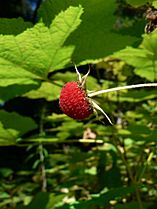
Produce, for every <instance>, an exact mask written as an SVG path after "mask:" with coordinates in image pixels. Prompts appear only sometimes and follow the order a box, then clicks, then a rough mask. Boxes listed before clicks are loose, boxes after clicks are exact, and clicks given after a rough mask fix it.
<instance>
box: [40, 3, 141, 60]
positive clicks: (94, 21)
mask: <svg viewBox="0 0 157 209" xmlns="http://www.w3.org/2000/svg"><path fill="white" fill-rule="evenodd" d="M69 5H73V6H78V5H82V7H83V8H84V14H83V16H82V22H81V24H80V25H79V27H78V28H77V30H75V31H74V33H72V34H71V35H70V36H69V37H68V39H67V41H66V42H65V44H66V45H75V46H76V48H75V51H74V53H73V56H72V60H73V61H74V62H75V63H88V62H90V61H92V62H96V61H98V59H100V58H103V57H105V56H107V55H110V54H111V53H113V52H114V51H117V50H119V49H122V48H124V47H125V46H126V45H130V44H136V45H137V42H139V40H140V39H141V37H140V36H141V34H142V33H143V28H144V23H141V26H142V27H140V26H139V22H138V21H136V22H135V23H134V24H133V25H132V26H130V27H131V30H129V26H128V27H127V28H123V30H121V28H120V29H119V28H118V27H116V17H115V16H114V13H115V7H116V4H115V1H114V0H108V1H104V0H91V1H86V0H76V1H67V0H62V1H58V0H47V1H45V2H44V3H43V4H42V5H41V7H40V9H39V16H40V17H41V19H42V20H43V21H44V22H45V24H46V25H47V26H50V24H51V20H52V19H53V18H54V17H55V15H56V14H57V13H58V12H60V11H61V10H64V9H66V8H67V7H68V6H69ZM136 25H138V27H135V26H136ZM134 27H135V28H136V30H133V28H134ZM130 31H131V32H130Z"/></svg>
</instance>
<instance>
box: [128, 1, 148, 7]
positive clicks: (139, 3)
mask: <svg viewBox="0 0 157 209" xmlns="http://www.w3.org/2000/svg"><path fill="white" fill-rule="evenodd" d="M126 2H127V3H128V4H130V5H132V6H134V7H139V6H142V5H144V4H146V3H147V2H148V0H126Z"/></svg>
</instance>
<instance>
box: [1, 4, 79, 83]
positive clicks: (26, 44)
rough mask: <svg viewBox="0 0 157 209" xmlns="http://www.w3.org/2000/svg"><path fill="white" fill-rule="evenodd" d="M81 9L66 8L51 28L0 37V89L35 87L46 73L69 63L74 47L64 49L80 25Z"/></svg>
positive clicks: (29, 30) (40, 24)
mask: <svg viewBox="0 0 157 209" xmlns="http://www.w3.org/2000/svg"><path fill="white" fill-rule="evenodd" d="M82 12H83V10H82V7H81V6H79V7H69V8H68V9H67V10H66V11H65V12H61V13H60V14H59V15H58V16H56V17H55V19H54V21H53V22H52V24H51V26H50V28H47V27H46V26H45V25H44V24H43V23H38V24H36V25H35V26H34V27H33V28H31V29H27V30H26V31H24V32H23V33H21V34H19V35H17V36H11V35H4V36H2V35H1V36H0V86H7V85H11V84H37V80H43V79H47V75H48V73H49V72H51V71H54V70H56V69H60V68H63V67H64V66H65V65H66V64H67V63H68V62H70V60H71V55H72V53H73V50H74V46H64V47H63V44H64V42H65V40H66V39H67V37H68V36H69V35H70V33H71V32H73V31H74V30H75V29H76V28H77V26H78V25H79V24H80V16H81V14H82Z"/></svg>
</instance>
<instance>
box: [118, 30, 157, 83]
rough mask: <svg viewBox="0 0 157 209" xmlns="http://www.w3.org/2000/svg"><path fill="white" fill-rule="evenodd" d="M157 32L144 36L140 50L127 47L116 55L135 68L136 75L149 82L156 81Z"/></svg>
mask: <svg viewBox="0 0 157 209" xmlns="http://www.w3.org/2000/svg"><path fill="white" fill-rule="evenodd" d="M156 43H157V30H155V31H153V32H152V33H151V34H148V35H144V36H143V41H142V43H141V44H140V46H139V48H132V47H127V48H125V49H123V50H121V51H119V52H116V53H115V57H118V58H120V59H122V60H124V61H125V62H126V63H128V64H130V65H132V66H133V67H135V73H136V74H137V75H138V76H141V77H144V78H146V79H147V80H149V81H154V78H155V79H156V73H157V69H156V60H157V49H156V47H155V46H156Z"/></svg>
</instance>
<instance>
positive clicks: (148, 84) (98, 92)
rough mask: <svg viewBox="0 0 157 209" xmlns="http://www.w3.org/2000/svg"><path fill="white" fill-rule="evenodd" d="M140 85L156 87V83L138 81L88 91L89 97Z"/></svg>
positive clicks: (139, 86) (140, 86)
mask: <svg viewBox="0 0 157 209" xmlns="http://www.w3.org/2000/svg"><path fill="white" fill-rule="evenodd" d="M142 87H157V83H140V84H134V85H129V86H119V87H114V88H110V89H105V90H100V91H96V92H92V93H88V96H89V97H94V96H97V95H99V94H104V93H108V92H112V91H120V90H125V89H135V88H142Z"/></svg>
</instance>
